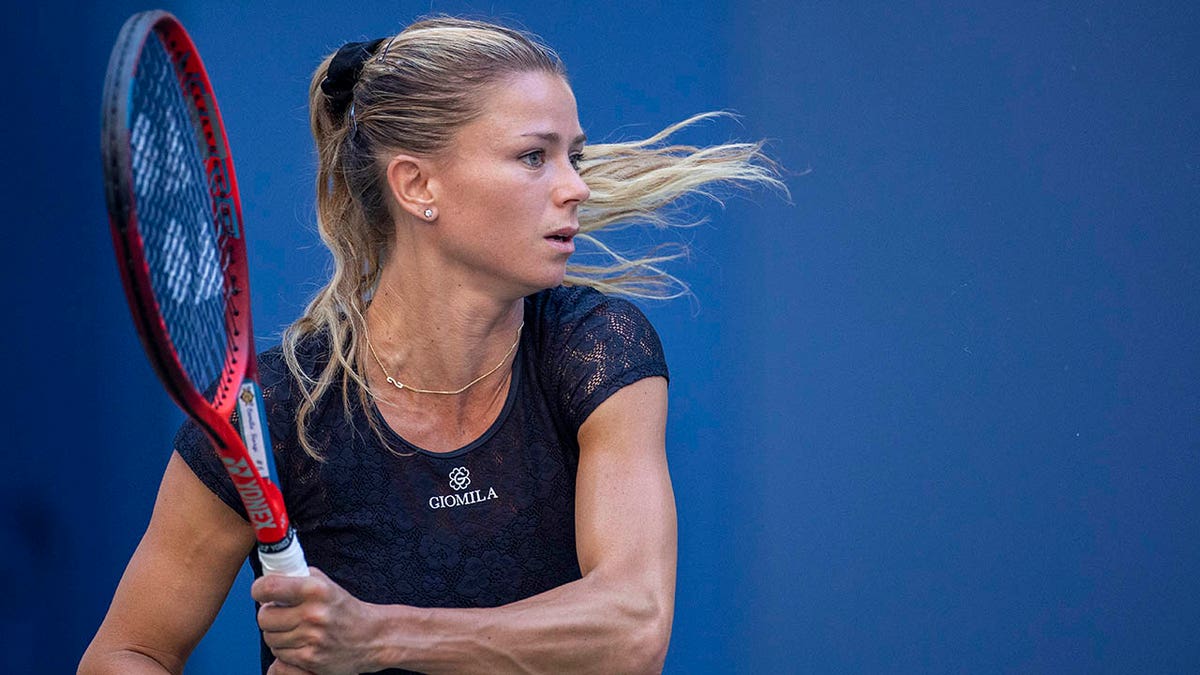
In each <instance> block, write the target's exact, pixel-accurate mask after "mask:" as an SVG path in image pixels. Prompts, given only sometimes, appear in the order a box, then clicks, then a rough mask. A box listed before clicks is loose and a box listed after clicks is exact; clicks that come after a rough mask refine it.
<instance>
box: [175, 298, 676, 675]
mask: <svg viewBox="0 0 1200 675" xmlns="http://www.w3.org/2000/svg"><path fill="white" fill-rule="evenodd" d="M298 351H299V352H300V358H301V363H302V365H303V366H304V367H305V369H306V370H309V369H310V368H311V370H309V372H315V371H316V369H317V367H318V366H319V365H320V364H321V359H323V358H327V347H326V345H325V344H324V341H323V340H321V339H320V338H319V337H315V338H313V339H310V340H308V341H307V342H306V343H304V344H302V345H301V349H300V350H298ZM259 370H260V372H261V380H262V385H263V394H264V397H265V399H266V406H267V411H268V412H267V418H268V426H269V427H270V432H271V439H272V444H273V447H274V452H275V464H276V468H277V469H278V472H279V482H280V486H281V489H282V490H283V495H284V499H285V502H286V504H287V507H288V513H289V515H290V516H291V520H292V523H293V525H294V526H295V527H296V530H297V532H298V535H299V537H300V541H301V543H302V545H303V546H304V551H305V554H306V556H307V558H308V563H309V564H310V565H313V566H314V567H318V568H320V569H321V570H322V571H324V572H325V573H326V574H328V575H329V576H330V578H332V579H333V580H334V581H336V582H337V583H339V584H341V585H342V586H343V587H344V588H345V589H346V590H347V591H349V592H350V593H352V594H353V595H354V596H355V597H357V598H359V599H362V600H366V601H369V602H374V603H383V604H405V605H412V606H418V607H494V606H498V605H503V604H506V603H510V602H514V601H516V600H520V599H522V598H527V597H529V596H532V595H536V594H538V593H541V592H543V591H546V590H548V589H550V588H553V587H555V586H559V585H562V584H564V583H567V582H570V581H573V580H575V579H578V578H579V577H580V571H579V563H578V560H577V557H576V552H575V521H574V516H575V513H574V512H575V505H574V501H575V472H576V468H577V467H578V462H579V445H578V442H577V433H578V431H579V427H580V425H582V424H583V422H584V420H586V419H587V417H588V415H590V414H591V413H592V411H593V410H595V409H596V407H597V406H598V405H600V403H602V402H603V401H604V400H605V399H607V398H608V397H609V396H611V395H612V394H613V393H614V392H616V391H617V390H618V389H620V388H622V387H624V386H626V385H628V384H631V383H633V382H636V381H637V380H640V379H642V378H646V377H651V376H663V377H666V376H667V366H666V363H665V361H664V360H663V354H662V345H661V344H660V342H659V339H658V335H657V334H656V333H655V331H654V328H653V327H652V326H651V325H650V323H649V322H648V321H647V320H646V318H645V316H644V315H643V314H642V313H641V312H640V311H639V310H638V309H637V308H636V307H634V306H633V305H632V304H630V303H628V302H626V301H624V300H621V299H617V298H610V297H607V296H605V295H602V294H601V293H598V292H596V291H594V290H592V289H587V288H566V287H559V288H554V289H550V290H547V291H543V292H541V293H538V294H536V295H532V296H530V297H528V298H526V300H525V330H524V331H523V332H522V335H521V342H520V345H519V347H518V350H517V356H516V360H515V363H514V366H513V378H512V383H511V386H510V388H509V394H508V399H507V401H506V402H505V405H504V408H503V410H502V412H501V413H500V415H499V416H498V417H497V419H496V421H495V423H494V424H492V426H491V427H490V428H489V429H488V430H487V431H485V432H484V433H483V435H482V436H480V437H479V438H478V439H476V440H475V441H474V442H472V443H470V444H469V445H467V446H465V447H463V448H460V449H458V450H455V451H453V452H448V453H432V452H428V451H425V450H423V449H421V448H418V447H416V446H413V445H412V444H410V443H408V442H406V441H405V440H404V438H402V437H401V436H399V435H397V434H395V433H393V432H392V430H391V429H390V428H389V427H388V426H387V425H386V423H384V422H383V420H382V417H380V416H379V411H378V409H377V408H375V406H374V405H373V404H372V405H371V406H370V408H369V409H367V410H364V409H362V407H361V406H359V405H358V404H357V401H358V397H357V393H356V392H351V395H350V400H351V402H352V409H351V417H350V418H349V419H347V418H346V417H345V415H344V412H343V409H342V401H341V396H340V394H333V395H329V396H326V397H325V399H323V400H322V401H321V402H320V403H319V404H318V407H317V409H316V410H315V411H314V414H313V416H312V417H311V418H310V419H311V420H312V424H311V426H310V429H311V432H310V437H311V438H312V439H313V440H314V441H315V443H316V445H317V447H318V448H319V449H320V451H321V452H322V454H323V455H324V457H325V459H326V461H324V462H318V461H315V460H313V459H312V458H310V457H309V456H308V455H307V454H305V453H304V451H303V450H301V449H300V447H299V445H298V443H297V441H296V431H295V428H294V422H295V417H294V415H295V406H296V403H297V400H298V396H299V394H298V390H297V385H296V384H295V382H294V380H293V379H292V378H291V376H290V374H289V373H288V371H287V368H286V366H285V364H284V362H283V358H282V353H281V350H280V348H278V347H276V348H274V349H271V350H268V351H266V352H264V353H263V354H261V355H260V357H259ZM367 415H374V416H376V419H378V420H379V422H380V426H381V427H382V428H383V429H384V433H385V436H386V438H387V442H388V443H389V444H390V445H391V446H392V447H393V448H394V449H395V450H397V451H400V452H403V453H412V454H409V455H408V456H399V455H397V454H396V453H394V452H392V451H389V450H388V449H387V448H386V447H384V446H383V445H382V444H381V443H380V442H379V439H378V437H377V436H376V435H375V433H374V432H373V431H372V430H371V428H370V427H369V426H368V421H367V417H366V416H367ZM175 449H176V450H177V451H178V452H179V453H180V455H182V456H183V458H184V459H185V460H186V461H187V463H188V465H189V466H190V467H191V468H192V470H193V471H195V473H196V475H197V476H199V477H200V479H201V480H202V481H203V482H204V483H205V484H206V485H208V486H209V488H210V489H212V490H213V492H214V493H216V494H217V495H218V496H219V497H220V498H221V499H222V500H223V501H225V503H227V504H228V505H229V506H231V507H232V508H234V509H236V510H237V511H238V512H239V513H241V514H242V517H245V516H246V513H245V508H244V507H243V506H242V503H241V501H240V500H239V499H238V498H237V494H236V492H235V491H234V489H233V484H232V482H231V481H230V480H229V477H228V476H227V475H226V473H225V471H224V470H223V469H222V468H221V464H220V461H219V460H218V459H217V457H216V454H215V453H213V452H212V451H211V450H210V449H209V447H208V445H207V441H206V440H205V438H204V436H203V434H202V433H201V432H200V431H199V430H198V429H197V428H196V427H195V426H194V425H193V424H190V423H189V424H185V425H184V427H183V428H182V429H181V430H180V432H179V434H178V436H177V437H176V441H175ZM250 563H251V566H252V567H253V568H254V571H255V574H256V575H258V574H261V569H260V567H259V565H258V560H257V556H254V555H251V556H250ZM271 660H273V657H272V656H271V654H270V651H269V650H267V649H266V647H265V645H264V647H263V670H264V672H265V670H266V668H267V666H268V665H269V664H270V662H271ZM388 672H398V671H388Z"/></svg>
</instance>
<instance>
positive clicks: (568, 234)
mask: <svg viewBox="0 0 1200 675" xmlns="http://www.w3.org/2000/svg"><path fill="white" fill-rule="evenodd" d="M576 234H579V228H577V227H564V228H560V229H558V230H555V231H554V232H551V233H550V234H548V235H546V241H548V242H550V245H551V246H553V247H554V248H556V249H558V250H559V251H561V252H563V253H574V252H575V241H574V240H575V235H576Z"/></svg>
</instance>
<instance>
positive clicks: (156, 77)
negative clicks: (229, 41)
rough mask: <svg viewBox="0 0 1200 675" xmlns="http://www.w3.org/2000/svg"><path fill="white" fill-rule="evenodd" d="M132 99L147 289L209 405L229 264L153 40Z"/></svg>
mask: <svg viewBox="0 0 1200 675" xmlns="http://www.w3.org/2000/svg"><path fill="white" fill-rule="evenodd" d="M131 99H132V100H131V106H130V122H131V123H130V146H131V152H132V168H133V183H134V193H135V201H136V204H137V209H138V214H137V217H138V223H139V230H140V231H141V234H142V237H143V244H144V250H145V252H146V260H147V265H148V266H149V272H150V283H151V287H152V288H153V290H154V296H155V299H156V300H157V302H158V305H159V309H160V312H161V314H162V317H163V322H164V324H165V327H166V330H167V333H168V335H169V336H170V339H171V342H172V344H173V345H174V347H175V352H176V353H177V354H178V356H179V359H180V362H181V365H182V366H183V368H184V371H185V372H186V373H187V376H188V378H189V379H190V380H191V382H192V384H193V385H194V386H195V387H196V389H197V390H200V391H204V392H207V394H206V395H207V396H208V398H210V400H211V399H212V398H213V397H214V395H215V394H216V393H217V392H218V391H220V390H221V388H220V387H214V385H215V384H217V382H218V381H219V378H220V377H221V375H222V372H223V371H224V369H225V365H226V356H227V353H228V351H229V349H228V347H229V342H230V341H229V336H228V333H229V331H230V329H231V322H230V317H228V316H227V312H226V307H227V302H226V300H227V298H226V295H227V290H226V285H225V270H226V268H227V267H228V266H229V263H230V260H229V259H228V256H227V254H223V253H222V252H223V251H226V250H227V249H226V247H225V246H224V233H223V228H221V227H220V226H219V224H218V222H217V220H216V218H215V217H214V209H215V206H214V200H213V196H212V194H211V192H210V190H209V189H208V171H207V170H206V160H207V155H208V149H207V143H205V144H204V147H202V139H201V137H200V136H199V135H198V133H197V132H196V129H197V128H198V125H197V124H196V121H195V120H194V119H193V117H194V116H195V114H196V113H195V112H194V109H193V106H192V104H191V103H190V102H189V98H188V95H187V93H186V92H185V91H184V90H183V89H182V88H181V86H180V84H179V79H178V76H177V75H176V71H175V66H174V64H173V62H172V60H171V58H170V56H169V55H168V54H167V51H166V48H165V47H164V46H163V44H162V43H161V41H160V40H159V39H158V37H157V35H154V34H152V35H151V37H150V38H149V39H148V40H147V43H146V46H145V49H144V50H143V52H142V55H141V59H140V61H139V63H138V68H137V73H136V75H135V78H134V84H133V89H132V92H131Z"/></svg>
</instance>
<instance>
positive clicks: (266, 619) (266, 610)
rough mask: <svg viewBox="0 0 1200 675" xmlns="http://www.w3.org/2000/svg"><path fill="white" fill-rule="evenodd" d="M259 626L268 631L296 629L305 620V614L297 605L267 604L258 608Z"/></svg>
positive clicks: (276, 631)
mask: <svg viewBox="0 0 1200 675" xmlns="http://www.w3.org/2000/svg"><path fill="white" fill-rule="evenodd" d="M257 618H258V627H259V628H261V629H262V630H263V632H267V633H283V632H286V631H290V630H296V628H298V627H299V626H300V624H301V622H302V621H303V614H302V613H301V611H300V610H299V608H296V607H285V606H283V605H275V604H266V605H263V606H261V607H259V608H258V617H257Z"/></svg>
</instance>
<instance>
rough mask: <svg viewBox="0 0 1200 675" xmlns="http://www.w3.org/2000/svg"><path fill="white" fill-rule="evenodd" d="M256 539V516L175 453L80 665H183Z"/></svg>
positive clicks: (85, 668) (100, 668) (105, 668)
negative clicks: (239, 509) (245, 513)
mask: <svg viewBox="0 0 1200 675" xmlns="http://www.w3.org/2000/svg"><path fill="white" fill-rule="evenodd" d="M253 545H254V532H253V530H252V528H251V527H250V524H249V523H247V522H246V521H245V520H244V519H242V517H241V516H239V515H238V514H237V513H236V512H234V511H233V510H232V509H230V508H229V506H228V505H226V504H225V503H224V502H222V501H221V500H220V499H218V498H217V497H216V495H214V494H213V493H212V492H211V491H210V490H209V489H208V488H207V487H205V485H204V484H203V483H201V482H200V480H199V479H198V478H196V476H195V474H194V473H192V470H191V469H190V468H188V466H187V464H186V463H185V462H184V461H183V459H182V458H181V457H180V456H179V455H178V453H172V455H171V460H170V462H169V463H168V464H167V469H166V472H165V474H164V476H163V481H162V485H161V487H160V488H159V492H158V498H157V500H156V501H155V504H154V513H153V515H152V516H151V518H150V524H149V526H148V527H147V528H146V534H145V535H144V536H143V537H142V541H141V543H139V544H138V547H137V550H136V551H135V552H134V554H133V557H132V559H131V560H130V561H129V565H128V566H127V567H126V568H125V574H124V575H123V576H122V577H121V582H120V584H119V585H118V586H117V591H116V594H115V595H114V597H113V601H112V604H111V605H110V606H109V610H108V614H107V615H106V616H105V618H104V622H103V623H102V624H101V626H100V629H99V631H98V632H97V633H96V637H95V638H94V639H93V640H92V644H91V645H90V646H89V647H88V651H87V653H86V654H85V655H84V659H83V662H82V663H81V664H80V671H81V672H93V671H94V672H128V670H125V669H121V667H119V666H118V664H120V663H122V659H129V658H131V657H132V658H134V659H139V658H140V659H142V660H143V662H144V659H145V658H147V657H148V658H150V659H153V661H155V662H157V663H158V664H160V665H161V666H162V667H163V669H165V670H167V671H168V672H174V673H178V672H182V671H183V664H184V662H185V661H186V660H187V657H188V655H189V654H190V653H191V651H192V649H194V648H195V646H196V644H197V643H198V642H199V641H200V638H201V637H203V635H204V633H205V631H207V630H208V627H209V626H210V625H211V624H212V621H213V619H214V618H215V617H216V615H217V612H218V611H219V610H220V608H221V604H222V603H223V602H224V600H225V596H226V595H227V594H228V592H229V588H230V586H232V584H233V581H234V578H235V577H236V576H237V572H238V570H239V569H240V568H241V565H242V562H243V561H244V560H245V558H246V556H247V554H248V553H249V552H250V550H251V548H252V547H253ZM131 662H132V661H127V662H126V663H131Z"/></svg>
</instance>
